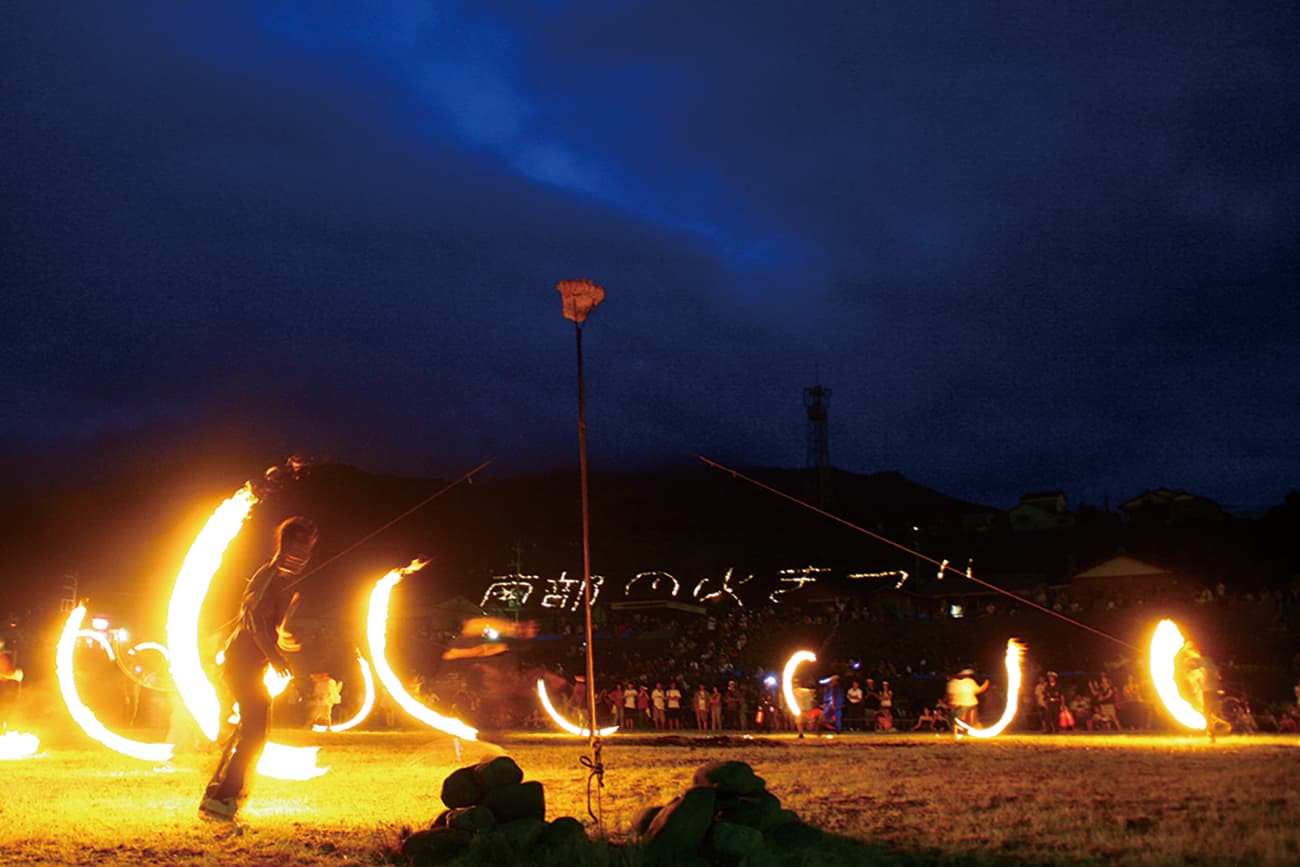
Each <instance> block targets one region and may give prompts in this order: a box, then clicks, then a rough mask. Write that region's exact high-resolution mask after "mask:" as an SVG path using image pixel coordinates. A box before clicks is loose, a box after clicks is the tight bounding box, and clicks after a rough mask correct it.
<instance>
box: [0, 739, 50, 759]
mask: <svg viewBox="0 0 1300 867" xmlns="http://www.w3.org/2000/svg"><path fill="white" fill-rule="evenodd" d="M40 748H41V739H40V738H38V737H36V735H33V734H28V733H27V732H5V733H4V734H2V735H0V759H25V758H28V757H30V756H34V755H36V751H37V750H39V749H40Z"/></svg>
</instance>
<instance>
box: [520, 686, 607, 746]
mask: <svg viewBox="0 0 1300 867" xmlns="http://www.w3.org/2000/svg"><path fill="white" fill-rule="evenodd" d="M537 698H538V699H539V700H540V701H541V703H542V710H544V711H546V715H547V716H549V717H550V718H551V721H552V722H554V723H555V724H556V725H557V726H559V727H560V728H562V729H564V730H565V731H566V732H568V733H569V734H571V735H574V736H575V737H580V738H587V737H591V729H589V728H582V727H581V726H576V725H574V724H573V723H571V722H569V721H568V720H567V719H565V718H564V717H563V716H562V715H561V714H560V712H559V711H558V710H556V709H555V705H553V704H551V696H550V694H549V693H547V691H546V681H545V679H543V678H540V677H539V678H537ZM616 731H618V726H607V727H605V728H601V729H596V734H598V735H600V736H601V737H602V738H607V737H609V736H610V735H612V734H613V733H614V732H616Z"/></svg>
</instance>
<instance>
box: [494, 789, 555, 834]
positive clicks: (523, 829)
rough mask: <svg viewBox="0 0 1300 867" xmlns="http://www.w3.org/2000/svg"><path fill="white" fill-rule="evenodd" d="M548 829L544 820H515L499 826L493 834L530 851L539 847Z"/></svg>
mask: <svg viewBox="0 0 1300 867" xmlns="http://www.w3.org/2000/svg"><path fill="white" fill-rule="evenodd" d="M539 785H540V784H539ZM546 828H547V825H546V822H545V820H543V819H533V818H526V819H514V820H513V821H510V822H503V823H502V824H500V825H497V827H496V830H495V831H493V832H492V833H493V836H495V837H498V838H501V839H506V840H510V841H511V842H512V843H514V844H515V845H516V846H517V847H518V848H520V849H528V848H531V847H532V846H535V845H537V842H538V841H539V840H541V839H542V834H544V833H546Z"/></svg>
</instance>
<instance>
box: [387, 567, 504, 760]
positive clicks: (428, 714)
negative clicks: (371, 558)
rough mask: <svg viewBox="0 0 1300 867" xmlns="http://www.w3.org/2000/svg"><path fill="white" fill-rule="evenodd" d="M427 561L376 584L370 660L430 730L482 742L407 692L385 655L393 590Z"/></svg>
mask: <svg viewBox="0 0 1300 867" xmlns="http://www.w3.org/2000/svg"><path fill="white" fill-rule="evenodd" d="M427 562H428V561H426V560H412V561H411V564H410V565H409V566H406V567H404V568H401V569H394V570H392V571H391V572H389V573H388V574H387V575H385V576H384V577H383V578H380V579H379V581H377V582H376V583H375V589H374V590H372V591H370V609H369V611H368V612H367V614H366V637H367V639H368V640H369V642H370V658H371V659H372V660H374V666H375V674H376V675H377V676H378V677H379V682H380V683H382V684H383V685H384V689H386V690H388V692H389V694H390V695H391V696H392V697H393V700H394V701H395V702H397V704H398V705H399V706H400V707H401V708H402V710H404V711H406V712H407V713H409V714H410V715H411V716H413V717H415V718H416V719H417V720H419V721H420V722H422V723H424V724H425V725H427V726H429V727H430V728H435V729H437V730H438V731H441V732H446V733H447V734H449V735H452V736H453V737H458V738H464V739H465V740H467V741H476V740H478V730H477V729H473V728H471V727H470V726H467V725H466V724H465V723H463V722H461V721H460V720H458V719H456V718H455V717H446V716H442V715H441V714H439V713H436V712H435V711H434V710H433V709H432V708H430V707H429V706H428V705H424V704H421V703H420V702H418V701H416V700H415V699H414V698H412V697H411V694H410V693H408V692H407V691H406V687H404V686H402V682H401V680H399V679H398V677H397V675H396V674H394V673H393V669H392V667H391V666H390V665H389V664H388V658H387V656H386V655H385V654H386V653H387V649H388V648H387V645H388V637H387V632H388V603H389V598H390V597H391V596H392V594H393V587H394V586H396V585H397V582H399V581H401V580H402V579H403V578H405V577H406V576H407V575H409V574H410V573H412V572H416V571H419V570H420V569H423V568H424V566H425V564H426V563H427Z"/></svg>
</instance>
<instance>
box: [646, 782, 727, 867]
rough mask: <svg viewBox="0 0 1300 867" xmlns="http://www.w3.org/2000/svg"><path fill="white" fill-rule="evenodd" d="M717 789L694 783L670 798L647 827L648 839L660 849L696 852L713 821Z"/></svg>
mask: <svg viewBox="0 0 1300 867" xmlns="http://www.w3.org/2000/svg"><path fill="white" fill-rule="evenodd" d="M716 804H717V793H716V792H715V791H714V790H713V787H711V786H695V787H693V788H690V789H687V790H686V791H685V792H683V793H682V794H681V795H679V796H678V797H676V798H673V799H672V800H671V801H669V802H668V803H667V804H666V805H664V808H663V809H662V810H660V811H659V812H658V814H656V815H655V817H654V819H653V821H651V822H650V827H649V828H648V829H646V834H645V836H646V839H647V840H649V841H651V843H652V844H653V846H654V849H655V850H656V852H657V853H659V854H662V853H663V852H665V851H668V852H693V851H695V850H696V849H698V848H699V847H700V844H701V843H703V842H704V835H705V833H706V832H707V831H708V830H709V825H711V824H713V808H714V806H715V805H716Z"/></svg>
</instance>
